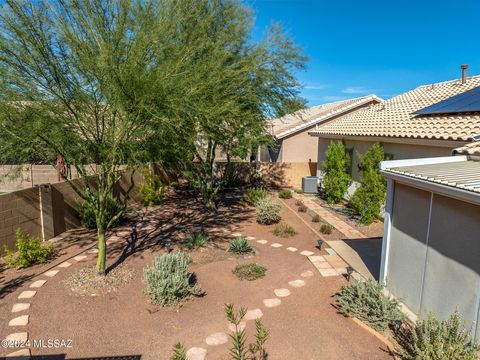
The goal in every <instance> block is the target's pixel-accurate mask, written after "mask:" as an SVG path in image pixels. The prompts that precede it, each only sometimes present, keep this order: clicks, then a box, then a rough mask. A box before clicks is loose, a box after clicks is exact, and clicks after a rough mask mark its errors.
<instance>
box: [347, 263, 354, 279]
mask: <svg viewBox="0 0 480 360" xmlns="http://www.w3.org/2000/svg"><path fill="white" fill-rule="evenodd" d="M352 274H353V267H351V266H347V280H348V281H350V278H351V277H352Z"/></svg>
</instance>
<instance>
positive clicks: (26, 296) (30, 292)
mask: <svg viewBox="0 0 480 360" xmlns="http://www.w3.org/2000/svg"><path fill="white" fill-rule="evenodd" d="M36 293H37V292H36V291H35V290H25V291H22V292H21V293H20V295H18V299H30V298H32V297H34V296H35V294H36Z"/></svg>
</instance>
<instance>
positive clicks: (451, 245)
mask: <svg viewBox="0 0 480 360" xmlns="http://www.w3.org/2000/svg"><path fill="white" fill-rule="evenodd" d="M392 184H393V192H394V196H393V206H392V213H391V219H392V224H391V231H390V234H389V236H388V240H387V239H386V238H384V242H385V241H388V242H389V252H388V259H387V261H386V263H387V264H388V265H387V267H388V269H387V271H386V284H387V287H388V289H389V290H390V292H391V293H392V294H393V295H394V296H396V297H398V298H400V299H401V300H402V302H404V303H405V304H406V305H407V306H408V307H409V308H410V309H411V310H412V311H413V312H415V313H416V314H417V315H419V316H420V317H425V316H426V315H427V314H428V313H429V312H434V313H436V314H437V316H438V317H439V318H441V319H444V318H446V317H448V316H449V315H450V314H451V313H452V312H454V311H455V309H458V310H459V311H460V313H461V314H462V315H463V317H464V318H465V320H466V322H467V326H468V327H470V326H472V327H473V331H474V336H476V337H477V338H479V337H480V324H479V323H478V320H479V305H480V262H479V261H478V259H479V257H480V237H479V235H478V234H479V233H480V221H478V219H479V218H480V204H474V203H469V202H466V201H462V200H459V199H455V198H452V197H447V196H445V195H442V194H439V193H436V192H431V191H428V190H420V189H418V188H415V187H413V186H411V185H406V184H402V183H400V182H398V181H394V182H392ZM383 263H385V262H383Z"/></svg>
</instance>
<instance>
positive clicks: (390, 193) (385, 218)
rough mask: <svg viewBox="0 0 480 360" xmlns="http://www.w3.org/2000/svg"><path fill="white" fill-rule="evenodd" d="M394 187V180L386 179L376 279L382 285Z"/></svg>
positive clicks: (386, 268)
mask: <svg viewBox="0 0 480 360" xmlns="http://www.w3.org/2000/svg"><path fill="white" fill-rule="evenodd" d="M394 187H395V182H394V181H393V180H392V179H387V196H386V204H385V214H384V216H383V239H382V256H381V260H380V276H379V279H378V280H379V282H380V283H381V284H383V285H386V284H387V275H388V260H389V253H390V232H391V229H392V210H393V195H394V192H395V188H394Z"/></svg>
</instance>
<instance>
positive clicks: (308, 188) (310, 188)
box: [302, 176, 318, 194]
mask: <svg viewBox="0 0 480 360" xmlns="http://www.w3.org/2000/svg"><path fill="white" fill-rule="evenodd" d="M302 191H303V192H304V193H306V194H316V193H318V176H304V177H302Z"/></svg>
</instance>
